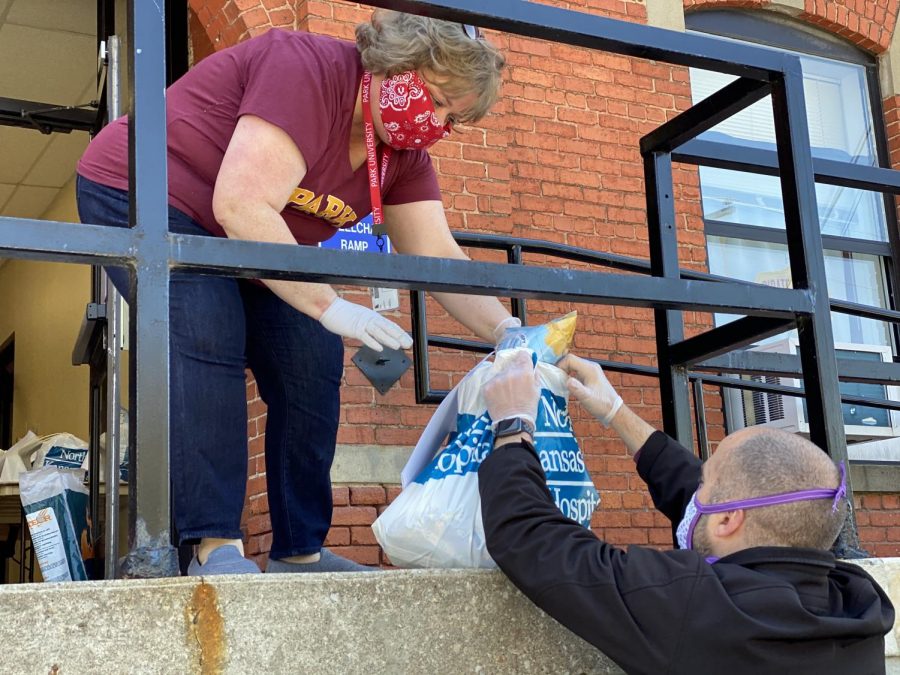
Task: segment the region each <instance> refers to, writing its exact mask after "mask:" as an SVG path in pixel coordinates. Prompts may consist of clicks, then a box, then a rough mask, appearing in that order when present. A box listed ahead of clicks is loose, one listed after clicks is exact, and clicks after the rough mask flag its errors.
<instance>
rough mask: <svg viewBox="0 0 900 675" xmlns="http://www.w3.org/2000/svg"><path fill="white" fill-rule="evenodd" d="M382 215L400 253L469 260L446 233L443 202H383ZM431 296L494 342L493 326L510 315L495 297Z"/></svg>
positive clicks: (446, 226)
mask: <svg viewBox="0 0 900 675" xmlns="http://www.w3.org/2000/svg"><path fill="white" fill-rule="evenodd" d="M384 216H385V223H386V225H387V230H388V235H389V236H390V238H391V243H392V244H393V245H394V246H395V247H396V248H397V251H399V252H400V253H406V254H408V255H424V256H430V257H434V258H453V259H456V260H468V259H469V258H468V256H466V254H465V253H463V252H462V249H460V248H459V245H458V244H457V243H456V241H455V240H454V239H453V235H452V234H450V226H449V225H448V224H447V217H446V216H445V215H444V205H443V204H441V202H439V201H425V202H413V203H410V204H397V205H393V206H388V205H386V206H385V207H384ZM431 295H432V296H433V297H434V299H435V300H437V301H438V302H439V303H441V306H443V308H444V309H446V310H447V311H448V312H449V313H450V314H451V316H453V318H455V319H456V320H457V321H459V322H460V323H461V324H462V325H464V326H465V327H466V328H468V329H469V330H471V331H472V332H473V333H475V334H476V335H477V336H478V337H480V338H482V339H483V340H488V341H489V342H496V340H497V339H498V338H499V337H500V336H496V335H494V329H495V328H497V326H498V325H499V324H500V323H501V322H502V321H504V320H505V319H508V318H509V316H510V314H509V311H507V309H506V308H505V307H504V306H503V304H502V303H501V302H500V301H499V300H498V299H497V298H495V297H491V296H486V295H462V294H458V293H432V294H431Z"/></svg>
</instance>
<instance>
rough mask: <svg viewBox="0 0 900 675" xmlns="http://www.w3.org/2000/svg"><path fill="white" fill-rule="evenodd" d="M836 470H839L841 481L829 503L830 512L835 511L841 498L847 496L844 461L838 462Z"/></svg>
mask: <svg viewBox="0 0 900 675" xmlns="http://www.w3.org/2000/svg"><path fill="white" fill-rule="evenodd" d="M838 470H839V471H840V472H841V482H840V485H838V489H837V490H836V491H835V493H834V501H833V502H832V503H831V512H832V513H835V512H836V511H837V508H838V504H840V503H841V500H842V499H845V498H846V497H847V467H846V466H844V462H841V463H840V464H838Z"/></svg>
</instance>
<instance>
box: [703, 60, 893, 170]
mask: <svg viewBox="0 0 900 675" xmlns="http://www.w3.org/2000/svg"><path fill="white" fill-rule="evenodd" d="M798 56H800V61H801V63H802V65H803V93H804V94H805V97H806V119H807V123H808V125H809V142H810V145H811V146H812V149H813V155H814V156H815V157H821V158H823V159H834V160H838V161H842V162H854V163H856V164H866V165H869V166H876V165H877V164H878V159H877V153H876V149H875V134H874V129H873V124H872V112H871V109H870V108H869V97H868V90H867V87H866V72H865V69H864V68H863V67H862V66H858V65H855V64H851V63H843V62H840V61H830V60H827V59H822V58H819V57H816V56H808V55H804V54H798ZM690 72H691V92H692V98H693V100H694V103H696V102H698V101H700V100H702V99H704V98H706V97H707V96H709V95H710V94H712V93H713V92H715V91H718V90H719V89H721V88H722V87H724V86H725V85H726V84H728V83H729V82H732V81H733V80H735V79H737V78H736V77H735V76H733V75H726V74H724V73H716V72H712V71H709V70H700V69H698V68H691V71H690ZM700 138H703V139H704V140H716V141H722V142H727V143H733V144H737V145H742V146H745V147H751V148H763V149H767V150H774V149H775V124H774V122H773V120H772V98H771V97H770V96H767V97H766V98H764V99H762V100H761V101H757V102H756V103H754V104H753V105H752V106H750V107H749V108H747V109H745V110H742V111H741V112H739V113H737V114H736V115H732V116H731V117H730V118H729V119H727V120H725V121H724V122H722V123H720V124H718V125H716V126H715V127H713V128H712V129H711V130H709V131H707V132H706V133H705V134H703V135H702V136H701V137H700Z"/></svg>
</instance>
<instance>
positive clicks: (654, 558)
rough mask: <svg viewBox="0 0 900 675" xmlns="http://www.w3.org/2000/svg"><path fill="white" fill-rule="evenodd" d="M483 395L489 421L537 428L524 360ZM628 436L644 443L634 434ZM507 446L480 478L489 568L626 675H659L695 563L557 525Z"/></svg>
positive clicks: (532, 381)
mask: <svg viewBox="0 0 900 675" xmlns="http://www.w3.org/2000/svg"><path fill="white" fill-rule="evenodd" d="M610 389H611V388H610ZM614 393H615V392H613V394H614ZM483 394H484V398H485V401H486V402H487V408H488V413H489V414H490V415H491V418H492V419H494V420H503V419H508V418H510V417H531V418H532V419H533V418H534V413H535V412H536V410H537V404H538V399H539V397H540V387H539V386H538V382H537V379H536V376H535V371H534V367H533V366H532V364H531V359H530V358H529V356H528V355H527V352H525V351H524V350H522V352H520V353H519V354H517V355H516V357H515V358H513V359H512V360H511V361H510V362H509V363H508V364H507V366H506V367H505V368H504V369H503V370H502V371H500V372H499V373H498V374H497V375H496V376H494V378H492V379H491V380H490V381H488V382H487V383H486V384H485V387H484V391H483ZM613 398H615V397H613ZM616 407H617V408H620V407H621V403H619V404H618V405H617V406H616ZM619 414H620V415H622V413H619ZM622 419H623V423H624V422H625V421H626V420H628V414H627V413H625V416H624V417H623V418H622ZM631 421H632V423H634V422H635V420H634V419H632V420H631ZM633 426H636V427H637V429H636V430H633V431H635V433H636V434H637V435H640V434H641V433H642V432H641V429H642V427H641V426H640V424H636V423H634V424H633ZM651 431H652V429H651ZM626 433H628V432H627V430H626ZM632 440H634V439H632ZM510 441H511V439H509V438H501V439H499V440H498V441H497V443H496V446H495V448H494V451H493V452H492V453H491V454H490V455H489V456H488V457H487V459H486V460H485V461H484V462H483V463H482V465H481V467H480V469H479V472H478V485H479V492H480V494H481V513H482V522H483V524H484V532H485V540H486V542H487V547H488V551H489V552H490V554H491V556H492V557H493V559H494V560H495V561H496V563H497V564H498V565H499V567H500V569H502V570H503V571H504V572H505V573H506V575H507V576H508V577H509V579H510V580H511V581H512V582H513V583H514V584H515V585H516V586H517V587H518V588H519V589H521V590H522V592H523V593H525V595H526V596H527V597H528V598H530V599H531V600H532V601H533V602H534V603H535V604H536V605H538V606H539V607H541V608H542V609H543V610H544V611H546V612H547V613H548V614H549V615H550V616H552V617H553V618H555V619H556V620H557V621H559V622H560V623H562V624H563V625H564V626H566V627H567V628H569V629H570V630H572V631H573V632H575V633H576V634H578V635H580V636H581V637H583V638H584V639H585V640H588V641H589V642H591V643H592V644H594V645H595V646H596V647H598V648H600V649H601V650H603V652H604V653H606V654H607V655H609V656H610V657H611V658H613V659H615V660H616V662H617V663H619V665H621V666H623V667H624V668H625V669H626V670H628V671H629V672H662V671H663V670H665V668H666V664H667V663H668V662H669V660H670V659H671V657H672V654H673V651H674V649H675V647H676V645H677V644H678V642H679V639H678V635H679V631H677V630H672V627H673V626H684V625H685V612H686V611H687V608H688V607H689V606H690V599H691V594H692V592H693V589H694V586H695V584H696V581H697V575H698V574H699V573H700V572H701V569H700V568H701V566H700V563H701V560H700V558H699V556H698V555H697V554H695V553H691V552H688V551H676V552H669V553H661V552H659V551H652V550H648V549H641V548H637V547H635V548H633V549H631V550H630V551H629V552H628V553H627V554H626V553H625V552H624V551H621V550H619V549H616V548H614V547H612V546H610V545H608V544H606V543H605V542H603V541H600V540H599V539H597V537H596V536H594V534H593V533H592V532H591V531H590V530H588V529H586V528H584V527H582V526H581V525H579V524H578V523H576V522H575V521H573V520H570V519H569V518H566V517H565V516H563V515H562V513H561V512H560V510H559V509H558V508H557V506H556V504H555V503H554V502H553V499H552V497H551V495H550V492H549V490H548V489H547V484H546V476H545V475H544V471H543V469H542V468H541V463H540V460H539V458H538V455H537V453H536V452H535V451H534V450H533V449H532V448H531V447H530V446H529V445H527V444H526V443H523V442H522V441H521V440H517V441H513V442H510Z"/></svg>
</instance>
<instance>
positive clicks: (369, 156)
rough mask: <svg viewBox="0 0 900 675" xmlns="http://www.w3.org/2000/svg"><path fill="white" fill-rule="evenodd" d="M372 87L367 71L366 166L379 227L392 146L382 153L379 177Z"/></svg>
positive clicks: (364, 81)
mask: <svg viewBox="0 0 900 675" xmlns="http://www.w3.org/2000/svg"><path fill="white" fill-rule="evenodd" d="M371 87H372V73H370V72H368V71H366V72H365V73H363V79H362V109H363V121H364V122H365V124H364V129H365V137H366V166H367V168H368V170H369V196H370V198H371V200H372V224H373V225H374V226H375V227H376V228H378V227H379V226H381V225H383V224H384V213H383V212H382V210H381V186H382V185H383V184H384V179H385V176H387V168H388V160H389V159H390V157H391V147H390V146H389V145H388V146H385V148H384V150H383V151H382V153H381V180H379V178H378V153H377V152H376V151H375V123H374V122H373V121H372V106H371V105H370V104H369V90H370V89H371Z"/></svg>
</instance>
